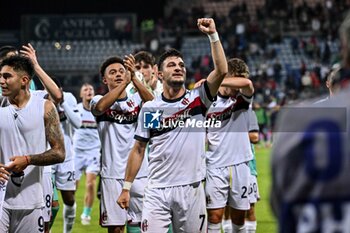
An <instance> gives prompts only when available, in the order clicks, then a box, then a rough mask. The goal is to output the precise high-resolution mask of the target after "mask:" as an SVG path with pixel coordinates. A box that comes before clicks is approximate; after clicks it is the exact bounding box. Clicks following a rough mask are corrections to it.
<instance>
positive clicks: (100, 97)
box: [90, 95, 103, 116]
mask: <svg viewBox="0 0 350 233" xmlns="http://www.w3.org/2000/svg"><path fill="white" fill-rule="evenodd" d="M102 97H103V96H102V95H95V96H94V97H93V98H92V100H91V101H90V108H91V113H92V115H94V116H96V114H95V106H96V104H97V103H98V101H100V99H102Z"/></svg>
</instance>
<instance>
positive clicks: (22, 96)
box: [9, 90, 30, 108]
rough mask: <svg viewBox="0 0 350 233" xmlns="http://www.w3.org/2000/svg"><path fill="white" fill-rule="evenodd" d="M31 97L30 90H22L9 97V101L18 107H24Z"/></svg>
mask: <svg viewBox="0 0 350 233" xmlns="http://www.w3.org/2000/svg"><path fill="white" fill-rule="evenodd" d="M29 99H30V92H29V90H20V91H19V93H18V94H17V95H16V96H14V97H9V101H10V103H11V104H12V105H14V106H15V107H16V108H23V107H24V106H25V105H26V104H27V103H28V101H29Z"/></svg>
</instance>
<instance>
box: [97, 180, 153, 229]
mask: <svg viewBox="0 0 350 233" xmlns="http://www.w3.org/2000/svg"><path fill="white" fill-rule="evenodd" d="M123 184H124V180H119V179H118V180H117V179H109V178H102V177H101V204H100V211H101V212H100V224H101V226H103V227H106V226H122V225H125V223H126V221H131V222H133V223H138V222H141V216H142V201H143V195H144V190H145V186H146V184H147V178H146V177H144V178H136V179H135V180H134V182H133V184H132V186H131V189H130V205H129V209H128V210H127V211H126V210H125V209H122V208H120V206H119V205H118V204H117V200H118V197H119V195H120V193H121V191H122V189H123Z"/></svg>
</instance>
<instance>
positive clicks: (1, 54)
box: [0, 45, 18, 60]
mask: <svg viewBox="0 0 350 233" xmlns="http://www.w3.org/2000/svg"><path fill="white" fill-rule="evenodd" d="M10 52H14V53H16V52H18V50H17V48H16V47H14V46H11V45H5V46H2V47H0V60H2V59H4V58H6V56H7V54H8V53H10Z"/></svg>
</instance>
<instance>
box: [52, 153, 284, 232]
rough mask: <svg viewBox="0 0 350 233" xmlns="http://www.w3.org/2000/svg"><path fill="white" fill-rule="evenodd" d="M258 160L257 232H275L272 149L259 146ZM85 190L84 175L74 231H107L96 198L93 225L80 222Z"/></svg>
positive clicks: (59, 217) (60, 224)
mask: <svg viewBox="0 0 350 233" xmlns="http://www.w3.org/2000/svg"><path fill="white" fill-rule="evenodd" d="M256 160H257V167H258V173H259V176H258V183H259V191H260V196H261V199H260V201H259V202H258V203H257V204H256V216H257V221H258V227H257V233H273V232H277V223H276V220H275V218H274V217H273V215H272V213H271V209H270V205H269V198H270V195H269V192H270V182H271V179H270V176H271V173H270V149H266V148H257V149H256ZM84 190H85V176H83V177H82V179H81V182H80V187H79V189H78V191H77V192H76V202H77V218H76V221H75V224H74V227H73V233H87V232H94V233H100V232H101V233H102V232H103V233H106V232H107V229H105V228H102V227H100V225H99V201H98V199H97V198H96V199H95V202H94V206H93V210H92V220H91V225H89V226H83V225H81V223H80V215H81V213H82V211H83V200H84ZM61 200H62V199H61V197H60V205H61V209H60V212H59V213H58V215H57V218H56V221H55V223H54V225H53V227H52V229H51V231H52V233H59V232H62V227H63V221H62V209H63V208H62V207H63V205H62V201H61Z"/></svg>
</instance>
